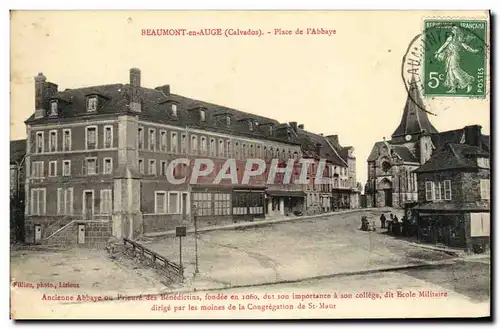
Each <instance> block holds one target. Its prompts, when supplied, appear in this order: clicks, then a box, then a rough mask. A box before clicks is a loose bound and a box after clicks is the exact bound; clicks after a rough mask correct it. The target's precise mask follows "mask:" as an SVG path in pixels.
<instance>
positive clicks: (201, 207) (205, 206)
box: [193, 192, 213, 216]
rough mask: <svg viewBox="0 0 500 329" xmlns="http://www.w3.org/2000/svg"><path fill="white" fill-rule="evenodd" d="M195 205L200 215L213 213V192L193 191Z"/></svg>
mask: <svg viewBox="0 0 500 329" xmlns="http://www.w3.org/2000/svg"><path fill="white" fill-rule="evenodd" d="M193 206H194V207H195V209H196V214H197V215H198V216H211V215H213V211H212V193H198V192H196V193H193Z"/></svg>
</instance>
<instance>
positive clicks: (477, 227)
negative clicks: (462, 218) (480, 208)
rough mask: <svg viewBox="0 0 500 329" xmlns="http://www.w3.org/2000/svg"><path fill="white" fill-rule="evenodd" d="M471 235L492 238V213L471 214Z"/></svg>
mask: <svg viewBox="0 0 500 329" xmlns="http://www.w3.org/2000/svg"><path fill="white" fill-rule="evenodd" d="M470 235H471V237H475V236H490V213H489V212H483V213H471V214H470Z"/></svg>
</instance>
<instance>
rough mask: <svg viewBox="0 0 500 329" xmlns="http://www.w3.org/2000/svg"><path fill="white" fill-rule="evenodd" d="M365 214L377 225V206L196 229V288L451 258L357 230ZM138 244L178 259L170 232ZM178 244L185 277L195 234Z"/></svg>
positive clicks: (377, 233) (381, 234) (190, 268)
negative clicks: (234, 226) (369, 209)
mask: <svg viewBox="0 0 500 329" xmlns="http://www.w3.org/2000/svg"><path fill="white" fill-rule="evenodd" d="M364 214H366V215H368V217H369V218H372V219H374V220H376V224H377V226H378V227H380V225H379V222H378V217H379V216H380V212H379V211H376V212H357V213H347V214H335V215H332V216H330V217H325V218H313V219H304V220H298V221H294V222H287V223H279V224H271V225H268V226H256V227H246V228H241V229H237V230H221V231H212V232H206V233H203V234H199V239H198V263H199V275H198V276H197V287H203V285H204V284H205V285H206V286H209V287H211V288H212V287H214V286H215V287H221V288H222V287H232V286H239V285H255V284H269V283H274V282H280V281H294V280H301V279H304V278H314V277H322V276H329V275H332V274H339V273H350V272H363V271H376V270H380V269H385V270H386V269H391V268H394V269H396V268H401V267H407V266H418V265H425V264H429V263H432V262H436V261H445V260H447V259H451V258H453V256H451V255H448V254H446V253H442V252H436V251H434V250H428V249H423V248H419V247H416V246H414V245H410V244H409V243H408V242H407V241H405V240H402V239H398V238H394V237H392V236H389V235H387V234H386V233H385V230H380V229H378V230H377V231H375V232H365V231H360V230H359V227H360V225H361V220H360V219H361V216H362V215H364ZM141 243H143V244H144V245H145V246H146V247H148V248H151V249H152V250H154V251H156V252H158V253H159V254H161V255H163V256H166V257H168V258H169V259H171V260H173V261H176V262H178V261H179V240H178V239H177V238H175V237H165V238H158V239H155V240H152V241H142V242H141ZM182 243H183V245H182V250H183V255H182V259H183V265H184V266H185V267H186V272H185V273H186V276H188V277H189V276H190V275H192V274H193V272H194V267H195V241H194V235H193V234H191V235H189V236H188V237H186V238H183V240H182Z"/></svg>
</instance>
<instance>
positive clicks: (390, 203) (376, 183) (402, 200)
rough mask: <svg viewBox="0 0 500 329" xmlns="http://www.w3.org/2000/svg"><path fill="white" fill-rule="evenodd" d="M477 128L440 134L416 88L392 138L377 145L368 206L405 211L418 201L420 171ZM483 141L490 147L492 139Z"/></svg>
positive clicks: (371, 158) (371, 165) (370, 172)
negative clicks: (444, 149) (408, 205)
mask: <svg viewBox="0 0 500 329" xmlns="http://www.w3.org/2000/svg"><path fill="white" fill-rule="evenodd" d="M474 127H475V126H468V127H464V128H461V129H457V130H451V131H444V132H438V131H437V129H436V128H435V127H434V126H433V125H432V123H431V122H430V120H429V117H428V115H427V112H426V110H425V106H424V104H423V102H422V98H421V96H420V94H419V92H418V90H417V89H416V88H412V89H411V90H410V93H409V95H408V98H407V100H406V104H405V107H404V110H403V115H402V117H401V122H400V124H399V125H398V127H397V128H396V130H395V131H394V132H393V134H392V136H391V139H388V140H386V139H385V138H384V139H383V140H382V141H378V142H376V143H375V144H374V146H373V148H372V151H371V152H370V155H369V156H368V159H367V168H366V169H367V172H368V180H367V182H366V185H365V195H366V203H367V206H368V207H398V208H404V207H405V204H407V203H414V202H417V201H418V193H419V190H418V184H417V175H416V169H418V168H420V167H421V166H422V165H423V164H425V163H426V162H427V161H428V160H429V159H430V158H431V156H432V155H433V154H434V152H435V151H437V150H439V149H441V148H442V147H443V146H444V145H445V144H446V143H450V142H453V143H460V142H464V138H465V136H466V135H470V134H471V133H472V132H471V129H472V130H474V129H476V130H477V128H474ZM481 138H482V139H484V140H487V142H485V143H483V144H484V145H486V144H488V145H489V138H488V136H483V135H481ZM488 147H489V146H488Z"/></svg>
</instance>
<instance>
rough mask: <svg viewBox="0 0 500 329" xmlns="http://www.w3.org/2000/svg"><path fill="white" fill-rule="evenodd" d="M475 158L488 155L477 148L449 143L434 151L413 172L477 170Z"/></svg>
mask: <svg viewBox="0 0 500 329" xmlns="http://www.w3.org/2000/svg"><path fill="white" fill-rule="evenodd" d="M477 156H484V157H489V154H488V153H487V152H485V151H484V150H482V149H480V148H479V147H477V146H472V145H467V144H455V143H449V144H446V145H445V146H444V147H443V148H441V149H439V150H436V151H435V152H434V154H433V155H432V156H431V158H430V159H429V160H428V161H427V162H426V163H424V164H423V165H422V166H420V168H418V169H416V170H415V172H433V171H443V170H451V169H473V168H478V166H477V161H476V157H477Z"/></svg>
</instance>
